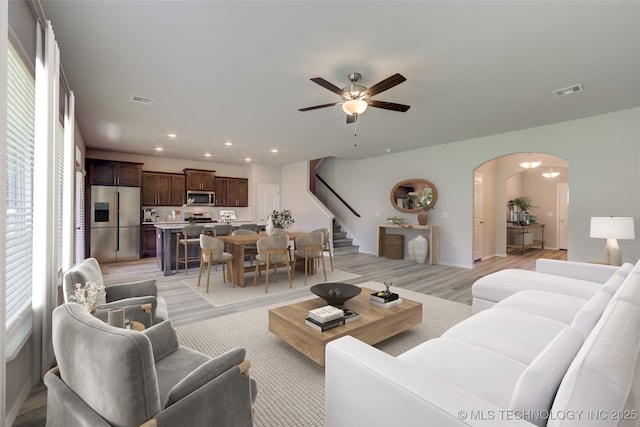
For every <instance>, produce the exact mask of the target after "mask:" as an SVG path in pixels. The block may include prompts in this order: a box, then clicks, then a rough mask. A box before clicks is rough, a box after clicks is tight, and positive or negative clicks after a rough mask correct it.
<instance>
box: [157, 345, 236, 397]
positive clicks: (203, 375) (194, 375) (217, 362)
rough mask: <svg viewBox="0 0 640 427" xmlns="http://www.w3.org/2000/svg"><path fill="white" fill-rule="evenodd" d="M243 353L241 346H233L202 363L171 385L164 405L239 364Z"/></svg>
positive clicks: (184, 395)
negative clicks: (233, 347)
mask: <svg viewBox="0 0 640 427" xmlns="http://www.w3.org/2000/svg"><path fill="white" fill-rule="evenodd" d="M245 354H246V351H245V350H244V349H243V348H235V349H233V350H229V351H228V352H226V353H224V354H221V355H220V356H218V357H216V358H213V359H211V360H209V361H207V362H205V363H203V364H202V365H200V366H199V367H198V368H196V369H194V370H193V371H191V373H190V374H189V375H187V376H186V377H184V378H183V379H182V380H180V382H178V383H177V384H176V385H174V386H173V388H172V389H171V390H170V391H169V395H168V396H167V400H166V402H165V403H164V407H165V408H166V407H167V406H171V405H173V404H174V403H176V402H177V401H179V400H181V399H183V398H185V397H186V396H187V395H189V394H191V393H193V392H194V391H195V390H197V389H199V388H200V387H202V386H204V385H205V384H206V383H208V382H209V381H212V380H213V379H215V378H217V377H218V376H220V375H221V374H223V373H224V372H226V371H228V370H229V369H232V368H233V367H235V366H237V365H239V364H240V363H242V362H243V361H244V358H245ZM238 369H240V368H238Z"/></svg>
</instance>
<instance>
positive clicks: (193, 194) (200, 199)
mask: <svg viewBox="0 0 640 427" xmlns="http://www.w3.org/2000/svg"><path fill="white" fill-rule="evenodd" d="M187 200H188V202H189V204H190V205H197V206H215V205H216V193H214V192H213V191H187Z"/></svg>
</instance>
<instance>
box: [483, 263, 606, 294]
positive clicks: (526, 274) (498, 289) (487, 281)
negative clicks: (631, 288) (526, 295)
mask: <svg viewBox="0 0 640 427" xmlns="http://www.w3.org/2000/svg"><path fill="white" fill-rule="evenodd" d="M601 287H602V285H601V284H600V283H596V282H590V281H587V280H581V279H574V278H571V277H564V276H556V275H553V274H547V273H540V272H537V271H529V270H519V269H506V270H501V271H496V272H495V273H491V274H488V275H486V276H484V277H482V278H480V279H478V280H477V281H476V282H475V283H474V284H473V286H472V287H471V292H472V294H473V296H474V298H479V299H483V300H487V301H494V302H498V301H502V300H503V299H505V298H506V297H508V296H510V295H513V294H515V293H516V292H520V291H525V290H538V291H548V292H555V293H558V294H563V295H571V296H575V297H578V298H584V299H589V298H591V297H592V296H593V294H595V293H596V292H597V291H598V290H599V289H600V288H601Z"/></svg>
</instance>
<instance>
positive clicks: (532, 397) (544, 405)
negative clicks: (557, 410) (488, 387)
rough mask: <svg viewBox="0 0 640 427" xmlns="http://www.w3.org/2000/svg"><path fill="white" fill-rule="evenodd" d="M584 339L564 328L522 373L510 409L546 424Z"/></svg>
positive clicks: (528, 419)
mask: <svg viewBox="0 0 640 427" xmlns="http://www.w3.org/2000/svg"><path fill="white" fill-rule="evenodd" d="M583 342H584V339H583V335H582V334H581V333H580V332H578V331H576V330H575V329H573V328H565V329H563V330H562V332H560V333H559V334H558V335H557V336H556V337H555V338H554V339H553V340H551V342H550V343H549V345H548V346H547V347H545V349H544V350H543V351H542V352H541V353H540V354H539V355H538V356H537V357H536V358H535V359H534V360H533V361H532V362H531V364H530V365H529V366H528V367H527V369H525V371H524V372H523V373H522V375H520V378H518V382H517V384H516V386H515V389H514V391H513V396H512V397H511V403H510V404H509V409H512V410H514V411H521V412H522V413H523V414H525V415H524V417H525V419H526V420H527V421H529V422H531V423H533V424H536V425H539V426H544V425H546V423H547V418H548V417H547V416H546V414H548V411H549V410H550V409H551V404H552V403H553V398H554V397H555V395H556V392H557V391H558V386H559V385H560V381H562V378H563V377H564V375H565V373H566V372H567V368H568V367H569V365H570V364H571V362H572V361H573V359H574V357H575V356H576V353H577V352H578V350H579V349H580V346H581V345H582V343H583Z"/></svg>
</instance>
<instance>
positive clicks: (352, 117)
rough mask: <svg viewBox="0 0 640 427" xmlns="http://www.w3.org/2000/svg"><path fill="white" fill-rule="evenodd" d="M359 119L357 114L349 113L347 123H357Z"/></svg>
mask: <svg viewBox="0 0 640 427" xmlns="http://www.w3.org/2000/svg"><path fill="white" fill-rule="evenodd" d="M357 119H358V116H357V115H355V116H351V115H349V114H347V124H351V123H355V122H356V120H357Z"/></svg>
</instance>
